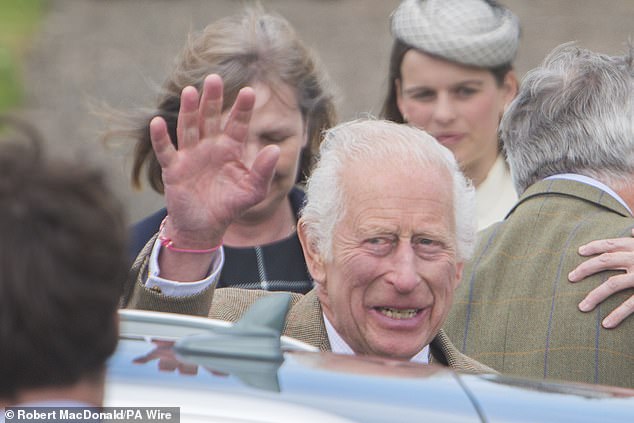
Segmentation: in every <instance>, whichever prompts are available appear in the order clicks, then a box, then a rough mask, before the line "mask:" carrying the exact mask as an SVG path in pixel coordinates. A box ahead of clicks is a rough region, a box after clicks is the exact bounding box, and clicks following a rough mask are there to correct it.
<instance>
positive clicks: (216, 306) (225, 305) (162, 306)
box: [121, 236, 495, 373]
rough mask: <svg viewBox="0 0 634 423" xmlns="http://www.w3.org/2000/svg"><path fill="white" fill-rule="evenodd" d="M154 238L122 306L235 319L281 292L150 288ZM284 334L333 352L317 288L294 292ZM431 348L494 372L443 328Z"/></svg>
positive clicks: (459, 363)
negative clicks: (172, 292)
mask: <svg viewBox="0 0 634 423" xmlns="http://www.w3.org/2000/svg"><path fill="white" fill-rule="evenodd" d="M155 239H156V236H154V237H152V239H151V240H150V241H149V242H148V244H147V245H146V246H145V247H144V248H143V250H142V251H141V253H140V254H139V256H138V257H137V259H136V260H135V262H134V264H133V266H132V269H131V271H130V275H129V278H128V280H127V282H126V287H125V292H124V295H123V296H122V299H121V307H124V308H134V309H142V310H155V311H166V312H173V313H182V314H191V315H198V316H208V317H209V318H213V319H218V320H225V321H230V322H233V321H236V320H238V319H239V318H240V317H241V316H242V315H243V314H244V312H245V311H246V310H247V309H248V308H249V307H250V306H251V305H252V304H253V303H254V302H255V301H257V300H258V299H259V298H261V297H262V296H265V295H278V294H276V293H274V292H269V291H263V290H255V289H240V288H220V289H215V288H214V285H215V284H212V285H211V286H210V287H209V288H208V289H206V290H205V291H203V292H202V293H200V294H197V295H192V296H187V297H172V296H168V295H164V294H162V293H161V292H158V291H156V290H152V289H148V288H146V287H145V286H144V276H145V275H146V274H147V271H148V270H147V266H148V261H149V257H150V252H151V247H152V245H153V243H154V240H155ZM284 335H286V336H290V337H292V338H295V339H298V340H300V341H303V342H305V343H307V344H309V345H313V346H315V347H317V348H319V350H320V351H331V348H330V343H329V341H328V333H327V332H326V327H325V325H324V319H323V315H322V309H321V304H320V303H319V300H318V298H317V294H316V291H315V289H313V290H311V291H309V292H308V293H307V294H306V295H302V294H298V293H291V306H290V310H289V312H288V314H287V315H286V324H285V328H284ZM429 350H430V357H429V360H430V362H431V363H435V364H441V365H444V366H448V367H451V368H453V369H455V370H458V371H461V372H465V373H495V371H494V370H492V369H491V368H489V367H487V366H484V365H482V364H481V363H479V362H477V361H475V360H472V359H471V358H469V357H466V356H465V355H463V354H461V353H460V352H459V351H458V349H457V348H456V347H454V345H453V344H452V343H451V341H450V340H449V338H448V337H447V335H446V334H445V333H444V332H443V331H442V330H441V331H440V332H439V333H438V334H437V335H436V337H435V338H434V339H433V341H432V342H431V343H430V345H429Z"/></svg>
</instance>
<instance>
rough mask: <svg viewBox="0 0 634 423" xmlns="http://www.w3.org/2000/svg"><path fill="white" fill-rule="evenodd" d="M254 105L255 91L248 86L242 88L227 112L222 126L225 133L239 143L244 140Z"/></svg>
mask: <svg viewBox="0 0 634 423" xmlns="http://www.w3.org/2000/svg"><path fill="white" fill-rule="evenodd" d="M254 105H255V92H254V91H253V89H252V88H250V87H245V88H242V89H241V90H240V92H239V93H238V96H237V97H236V101H235V103H233V106H232V107H231V111H230V112H229V117H228V118H227V123H226V124H225V127H224V133H225V135H227V136H228V137H230V138H231V139H233V140H235V141H238V142H240V143H242V142H244V141H245V140H246V138H247V134H248V131H249V121H250V120H251V114H252V113H253V106H254Z"/></svg>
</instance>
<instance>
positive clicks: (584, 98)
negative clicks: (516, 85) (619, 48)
mask: <svg viewBox="0 0 634 423" xmlns="http://www.w3.org/2000/svg"><path fill="white" fill-rule="evenodd" d="M629 50H630V51H629V53H628V54H627V55H625V56H616V57H612V56H607V55H604V54H600V53H595V52H592V51H590V50H587V49H583V48H580V47H577V46H575V45H574V44H573V43H567V44H562V45H560V46H558V47H556V48H555V49H554V50H553V51H552V52H551V53H550V54H549V55H548V56H547V57H546V59H545V60H544V62H543V64H542V65H541V66H540V67H538V68H536V69H534V70H532V71H530V72H529V73H528V74H527V75H526V76H525V78H524V80H523V82H522V86H521V88H520V91H519V94H518V96H517V97H516V98H515V100H514V101H513V102H512V103H511V105H510V106H509V108H508V110H507V111H506V113H505V114H504V116H503V118H502V122H501V124H500V137H501V139H502V141H503V143H504V149H505V150H506V154H507V157H508V161H509V165H510V168H511V174H512V176H513V182H514V184H515V188H516V190H517V191H518V193H520V194H521V193H522V192H523V191H524V190H526V188H528V187H529V186H530V185H531V184H533V183H535V182H537V181H539V180H541V179H543V178H545V177H548V176H551V175H555V174H560V173H577V174H580V175H585V176H589V177H592V178H594V179H596V180H598V181H601V182H603V183H605V184H606V185H608V186H610V187H612V188H613V189H619V187H622V186H623V184H626V183H628V182H631V181H628V180H629V178H631V175H632V174H634V127H633V124H634V71H633V67H632V47H631V46H630V48H629Z"/></svg>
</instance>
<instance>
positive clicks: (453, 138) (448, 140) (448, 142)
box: [436, 134, 464, 147]
mask: <svg viewBox="0 0 634 423" xmlns="http://www.w3.org/2000/svg"><path fill="white" fill-rule="evenodd" d="M463 138H464V135H463V134H440V135H436V139H437V140H438V142H439V143H441V144H442V145H444V146H447V147H450V146H453V145H456V144H458V143H459V142H460V141H462V139H463Z"/></svg>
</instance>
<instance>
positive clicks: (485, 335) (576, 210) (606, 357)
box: [443, 179, 634, 388]
mask: <svg viewBox="0 0 634 423" xmlns="http://www.w3.org/2000/svg"><path fill="white" fill-rule="evenodd" d="M632 227H634V219H633V218H632V215H631V214H630V212H629V211H628V210H627V209H626V208H625V207H624V206H623V205H622V204H620V203H619V202H618V201H617V200H616V199H614V198H613V197H612V196H610V195H609V194H607V193H605V192H604V191H602V190H600V189H598V188H595V187H592V186H590V185H587V184H584V183H581V182H577V181H571V180H561V179H554V180H543V181H540V182H538V183H536V184H534V185H532V186H531V187H529V189H528V190H527V191H526V192H525V193H524V194H523V195H522V196H521V197H520V199H519V201H518V203H517V205H516V206H515V207H514V208H513V209H512V210H511V211H510V212H509V215H508V216H507V217H506V219H505V220H504V221H502V222H500V223H498V224H495V225H493V226H491V227H489V228H487V229H486V230H484V231H482V232H480V233H479V234H478V243H477V246H476V251H475V254H474V256H473V259H472V261H471V262H470V263H468V264H467V265H466V266H465V270H464V273H463V278H462V282H461V284H460V286H459V287H458V290H457V292H456V297H455V299H454V306H453V308H452V310H451V312H450V315H449V318H448V320H447V321H446V323H445V325H444V326H443V328H444V329H445V331H446V332H447V334H448V335H449V337H450V338H451V339H452V340H453V341H454V342H455V343H456V346H457V347H458V348H459V349H460V351H461V352H462V353H464V354H467V355H469V356H470V357H472V358H475V359H476V360H479V361H481V362H483V363H484V364H486V365H488V366H491V367H493V368H494V369H496V370H498V371H500V372H502V373H509V374H515V375H521V376H529V377H538V378H554V379H563V380H573V381H581V382H588V383H600V384H607V385H617V386H626V387H630V388H631V387H634V336H633V335H634V319H632V318H629V319H627V320H626V321H625V322H624V323H622V324H621V325H620V326H619V327H618V328H616V329H610V330H607V329H603V328H602V327H601V320H602V319H603V318H604V317H605V316H606V315H607V314H608V313H609V312H610V311H612V310H613V309H614V308H615V307H616V306H618V305H620V304H621V303H623V301H624V300H625V299H626V298H628V297H629V296H631V295H632V294H633V293H634V290H632V289H630V290H628V291H626V292H622V293H619V294H615V295H613V296H612V297H610V298H609V299H608V300H607V301H605V302H604V303H603V304H601V305H600V306H599V307H598V308H597V309H595V310H594V311H593V312H589V313H582V312H581V311H579V310H578V308H577V305H578V303H579V302H580V301H581V300H582V299H583V298H584V297H585V295H586V294H587V293H588V292H590V290H591V289H592V288H595V287H596V286H598V285H599V284H601V283H602V282H603V281H605V280H606V279H607V278H608V277H609V276H611V275H613V274H614V273H615V272H602V273H599V274H597V275H594V276H592V277H590V278H587V279H586V280H584V281H581V282H577V283H571V282H569V281H568V273H569V272H570V271H571V270H572V269H574V268H575V267H576V266H577V265H578V264H580V263H581V262H582V261H584V260H585V258H584V257H581V256H580V255H579V254H578V252H577V250H578V247H579V246H580V245H582V244H585V243H587V242H589V241H592V240H596V239H605V238H614V237H629V236H630V235H631V229H632Z"/></svg>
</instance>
